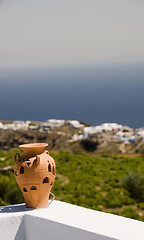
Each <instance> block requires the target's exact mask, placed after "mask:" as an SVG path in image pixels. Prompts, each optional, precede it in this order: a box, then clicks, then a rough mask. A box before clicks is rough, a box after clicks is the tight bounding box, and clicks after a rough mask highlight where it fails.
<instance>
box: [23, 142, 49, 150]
mask: <svg viewBox="0 0 144 240" xmlns="http://www.w3.org/2000/svg"><path fill="white" fill-rule="evenodd" d="M47 146H48V143H26V144H22V145H19V148H20V149H24V148H45V147H47Z"/></svg>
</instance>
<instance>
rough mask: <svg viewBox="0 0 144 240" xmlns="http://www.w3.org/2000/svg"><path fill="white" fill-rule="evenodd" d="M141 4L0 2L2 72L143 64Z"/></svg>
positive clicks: (123, 0)
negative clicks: (13, 69) (26, 68)
mask: <svg viewBox="0 0 144 240" xmlns="http://www.w3.org/2000/svg"><path fill="white" fill-rule="evenodd" d="M143 28H144V1H143V0H1V1H0V68H1V67H17V66H18V67H26V66H49V65H78V64H92V65H93V64H97V63H110V62H112V63H113V62H118V63H119V62H120V63H121V62H122V63H124V62H143V63H144V30H143Z"/></svg>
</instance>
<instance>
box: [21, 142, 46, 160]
mask: <svg viewBox="0 0 144 240" xmlns="http://www.w3.org/2000/svg"><path fill="white" fill-rule="evenodd" d="M47 146H48V144H47V143H30V144H23V145H19V148H20V149H22V150H23V155H22V157H27V158H30V157H34V156H36V155H40V154H42V153H43V152H44V149H45V147H47Z"/></svg>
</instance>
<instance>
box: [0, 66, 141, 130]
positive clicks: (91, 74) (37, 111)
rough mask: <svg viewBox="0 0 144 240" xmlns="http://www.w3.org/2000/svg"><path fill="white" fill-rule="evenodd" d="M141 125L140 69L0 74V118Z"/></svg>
mask: <svg viewBox="0 0 144 240" xmlns="http://www.w3.org/2000/svg"><path fill="white" fill-rule="evenodd" d="M48 118H57V119H66V120H68V119H77V120H79V121H83V122H86V123H88V124H92V125H98V124H102V123H104V122H116V123H120V124H126V125H128V126H131V127H142V126H144V65H142V64H141V65H138V64H137V65H136V64H135V65H134V64H133V65H128V64H127V65H120V66H119V65H109V66H79V67H74V66H73V67H49V68H37V69H36V68H33V69H32V68H31V69H30V68H29V69H13V70H10V69H7V70H2V69H1V70H0V119H6V120H37V121H45V120H47V119H48Z"/></svg>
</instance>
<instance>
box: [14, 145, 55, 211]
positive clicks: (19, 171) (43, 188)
mask: <svg viewBox="0 0 144 240" xmlns="http://www.w3.org/2000/svg"><path fill="white" fill-rule="evenodd" d="M47 146H48V144H47V143H31V144H24V145H20V146H19V148H20V149H22V150H23V154H22V156H20V155H19V154H16V155H15V167H14V174H15V178H16V181H17V183H18V185H19V187H20V189H21V191H22V194H23V196H24V199H25V202H26V206H27V207H29V208H45V207H48V206H49V203H48V199H49V194H50V191H51V188H52V186H53V183H54V179H55V174H56V166H55V162H54V159H53V158H52V157H51V156H50V155H49V153H48V151H45V150H44V148H45V147H47Z"/></svg>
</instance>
